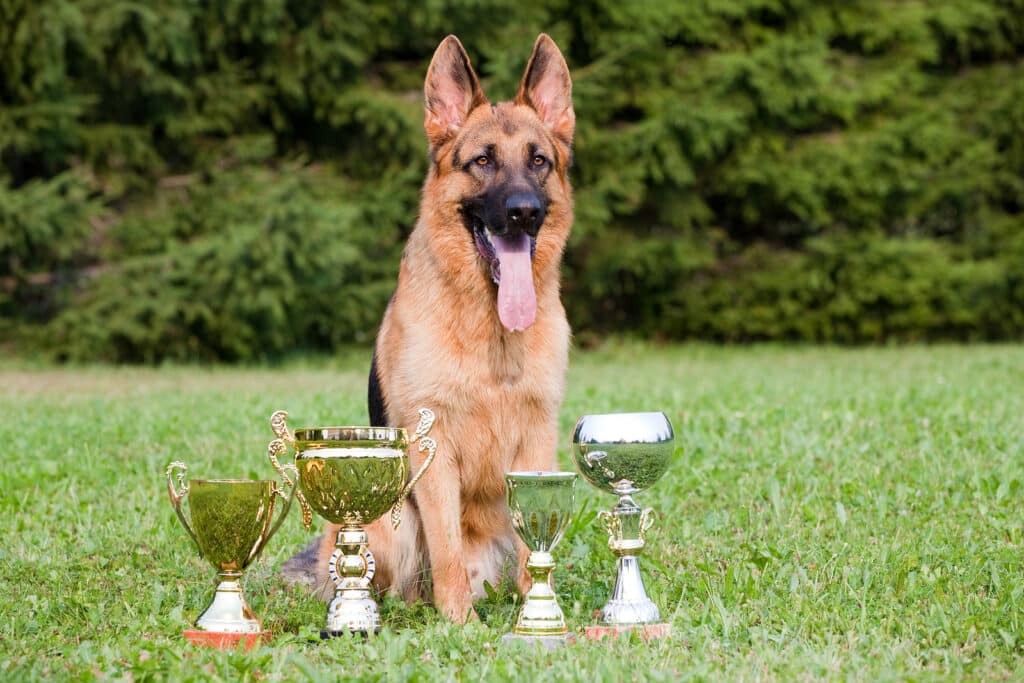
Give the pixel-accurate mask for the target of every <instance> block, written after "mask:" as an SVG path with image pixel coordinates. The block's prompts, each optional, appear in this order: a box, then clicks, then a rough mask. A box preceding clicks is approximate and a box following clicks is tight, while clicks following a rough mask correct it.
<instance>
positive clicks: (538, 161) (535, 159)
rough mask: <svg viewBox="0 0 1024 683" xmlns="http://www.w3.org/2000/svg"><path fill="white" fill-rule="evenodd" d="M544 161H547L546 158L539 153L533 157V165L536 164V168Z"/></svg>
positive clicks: (544, 162)
mask: <svg viewBox="0 0 1024 683" xmlns="http://www.w3.org/2000/svg"><path fill="white" fill-rule="evenodd" d="M546 163H548V160H547V159H546V158H545V157H543V156H541V155H540V154H538V155H537V156H535V157H533V165H534V166H536V167H537V168H540V167H541V166H543V165H544V164H546Z"/></svg>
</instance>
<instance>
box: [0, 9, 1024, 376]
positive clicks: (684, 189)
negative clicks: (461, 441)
mask: <svg viewBox="0 0 1024 683" xmlns="http://www.w3.org/2000/svg"><path fill="white" fill-rule="evenodd" d="M325 5H326V6H325ZM541 30H544V31H548V32H549V33H551V34H552V35H553V37H554V38H555V39H556V41H557V42H558V43H559V45H560V46H561V47H562V48H563V50H564V52H565V54H566V57H567V59H568V61H569V63H570V67H571V69H572V70H573V74H574V85H575V91H574V92H575V104H576V110H577V119H578V126H579V128H578V137H577V143H576V157H575V166H574V168H573V180H574V184H575V187H576V199H577V221H576V225H575V228H574V232H573V237H572V242H571V245H570V249H569V252H568V254H567V261H566V268H565V276H566V277H565V279H566V282H565V300H566V303H567V307H568V310H569V317H570V322H571V323H572V324H573V327H574V329H575V330H576V331H577V333H578V334H580V335H581V336H582V337H583V338H589V337H593V336H600V335H603V334H606V333H609V332H620V333H621V332H626V333H632V334H637V335H644V336H656V337H660V338H692V337H696V338H709V339H716V340H728V341H746V340H758V339H780V340H810V341H833V342H843V343H854V342H879V341H885V340H924V339H929V340H930V339H1009V338H1018V339H1019V338H1020V337H1021V334H1022V331H1024V219H1022V217H1021V209H1022V205H1024V61H1022V56H1024V0H976V1H966V0H961V1H957V0H950V1H949V2H942V3H923V2H904V3H889V2H881V1H879V0H876V1H870V2H869V1H867V0H863V1H839V0H835V1H832V2H821V1H820V0H746V1H742V0H678V1H675V2H662V3H621V2H614V1H612V0H591V1H588V2H579V1H573V2H568V1H556V2H539V1H538V2H534V1H533V0H517V1H516V2H511V1H506V0H483V1H478V0H473V1H470V0H451V1H441V0H428V1H427V2H390V3H366V2H345V1H341V2H335V3H324V4H312V5H311V4H309V3H300V2H295V1H287V0H273V1H271V2H261V3H251V2H246V1H245V0H216V1H213V2H206V3H196V2H157V3H136V2H121V1H118V0H75V1H72V0H0V64H2V65H3V68H2V69H0V319H2V320H3V322H4V324H3V325H0V330H2V332H0V340H6V341H7V342H8V346H11V345H12V343H13V344H14V345H15V346H18V345H23V346H24V345H28V344H40V345H42V346H43V347H45V348H46V349H48V350H50V351H52V353H54V354H55V355H56V356H58V357H60V358H66V359H95V358H98V359H108V360H115V361H146V362H154V361H158V360H160V359H163V358H176V359H190V358H201V359H225V360H248V359H254V358H261V357H267V356H275V355H278V354H280V353H283V352H287V351H290V350H293V349H300V350H302V349H331V348H335V347H336V346H338V345H340V344H344V343H349V342H353V341H355V342H368V341H369V340H371V339H372V337H373V334H374V331H375V327H376V324H377V323H378V322H379V319H380V315H381V313H382V311H383V308H384V306H385V305H386V302H387V299H388V296H389V295H390V293H391V291H392V288H393V285H394V278H395V274H396V272H397V265H398V258H399V255H400V252H401V247H402V243H403V241H404V239H405V237H406V236H407V235H408V232H409V231H410V230H411V227H412V224H413V222H414V220H415V213H416V204H417V201H418V189H419V185H420V183H421V182H422V176H423V173H424V171H425V163H426V153H425V146H426V143H425V140H424V137H423V134H422V129H421V125H422V90H421V89H422V79H423V74H424V71H425V69H426V65H427V63H428V60H429V58H430V55H431V53H432V51H433V48H434V47H435V46H436V45H437V43H438V41H439V40H440V39H441V38H442V37H443V36H444V35H445V34H446V33H449V32H451V33H456V34H457V35H459V37H460V38H461V39H462V41H463V42H464V43H465V44H466V47H467V49H468V50H469V52H470V54H471V56H472V57H473V60H474V63H475V65H476V67H477V70H478V71H479V73H480V74H481V76H482V77H483V78H484V81H485V87H486V88H487V90H488V92H489V94H490V95H491V97H492V99H505V98H508V97H510V96H511V95H512V94H513V93H514V90H515V87H516V83H517V80H518V78H519V76H520V75H521V73H522V69H523V66H524V63H525V60H526V58H527V56H528V53H529V48H530V45H531V44H532V41H533V39H534V37H535V36H536V34H537V33H538V32H539V31H541Z"/></svg>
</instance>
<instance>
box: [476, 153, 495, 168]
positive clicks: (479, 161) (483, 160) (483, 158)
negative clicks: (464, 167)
mask: <svg viewBox="0 0 1024 683" xmlns="http://www.w3.org/2000/svg"><path fill="white" fill-rule="evenodd" d="M473 161H475V162H476V165H477V166H486V165H487V164H489V163H491V160H490V159H488V158H487V155H486V154H481V155H480V156H478V157H477V158H476V159H474V160H473Z"/></svg>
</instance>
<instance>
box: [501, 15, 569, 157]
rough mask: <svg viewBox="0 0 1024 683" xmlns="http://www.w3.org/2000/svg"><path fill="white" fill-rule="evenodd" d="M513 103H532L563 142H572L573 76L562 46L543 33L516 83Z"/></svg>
mask: <svg viewBox="0 0 1024 683" xmlns="http://www.w3.org/2000/svg"><path fill="white" fill-rule="evenodd" d="M516 104H527V105H529V106H531V107H533V109H534V111H536V112H537V115H538V116H540V119H541V121H543V122H544V125H546V126H547V127H548V128H549V129H551V132H552V133H554V134H555V135H556V136H557V137H559V138H561V139H562V141H563V142H565V144H567V145H569V144H572V134H573V131H574V130H575V128H576V114H575V112H573V110H572V80H571V79H570V78H569V67H568V66H566V64H565V58H564V57H562V52H561V50H559V49H558V46H557V45H555V41H553V40H551V36H549V35H548V34H546V33H542V34H540V35H539V36H537V42H536V43H534V44H533V54H532V55H530V61H529V63H528V64H527V65H526V73H524V74H523V80H522V82H521V83H520V84H519V93H518V94H517V95H516Z"/></svg>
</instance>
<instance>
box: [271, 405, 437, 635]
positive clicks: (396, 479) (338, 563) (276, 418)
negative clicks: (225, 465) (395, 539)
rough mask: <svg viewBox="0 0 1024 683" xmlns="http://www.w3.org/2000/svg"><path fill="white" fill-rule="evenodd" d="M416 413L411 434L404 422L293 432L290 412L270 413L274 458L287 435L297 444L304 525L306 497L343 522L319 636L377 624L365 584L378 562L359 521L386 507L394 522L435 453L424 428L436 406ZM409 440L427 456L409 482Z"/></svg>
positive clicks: (372, 627) (373, 627)
mask: <svg viewBox="0 0 1024 683" xmlns="http://www.w3.org/2000/svg"><path fill="white" fill-rule="evenodd" d="M419 415H420V420H419V424H418V425H417V427H416V431H415V432H414V433H413V436H412V439H411V440H410V439H409V438H408V436H407V434H406V431H405V430H404V429H400V428H394V427H313V428H308V429H296V430H295V432H294V434H292V432H290V431H289V429H288V426H287V424H285V420H286V418H287V417H288V413H286V412H284V411H283V410H279V411H277V412H275V413H274V414H273V415H271V417H270V426H271V428H272V429H273V430H274V434H276V435H277V438H276V439H274V440H273V441H271V442H270V450H271V452H272V453H274V457H272V458H271V461H272V462H273V463H274V465H275V466H278V464H277V457H276V456H279V455H282V454H284V453H285V452H286V450H287V447H286V445H285V444H286V443H287V444H291V446H292V447H293V448H294V449H295V467H296V468H297V469H298V476H299V481H298V485H299V488H300V489H301V490H300V492H299V494H298V495H299V496H300V500H299V502H300V503H301V504H302V505H303V513H304V514H303V519H302V521H303V524H304V525H305V527H306V529H307V530H308V529H309V528H310V523H311V521H312V518H311V515H310V514H309V511H308V509H307V508H306V505H307V504H308V506H309V507H312V509H313V510H315V511H316V512H317V514H319V515H320V516H321V517H323V518H324V519H326V520H327V521H328V522H331V523H332V524H340V525H341V528H340V529H339V530H338V536H337V539H336V542H335V546H336V547H335V550H334V553H333V554H332V555H331V557H330V560H329V561H328V565H327V569H328V575H329V576H330V577H331V581H333V582H334V586H335V588H334V598H333V599H332V600H331V601H330V603H329V604H328V606H327V625H326V628H324V629H322V630H321V631H320V637H321V638H324V639H326V638H332V637H334V636H340V635H343V634H347V633H361V634H363V635H368V634H370V633H377V632H379V631H380V613H379V612H378V610H377V603H376V601H375V600H374V598H373V595H372V594H371V586H370V581H371V580H372V579H373V574H374V567H375V563H374V559H373V553H371V552H370V550H369V548H368V547H367V538H366V531H365V530H364V529H363V525H364V524H369V523H370V522H373V521H374V520H376V519H377V518H379V517H380V516H381V515H383V514H384V513H385V512H387V511H388V509H390V510H391V524H392V526H393V527H394V528H396V529H397V528H398V525H399V523H400V522H401V512H402V503H403V502H404V501H405V499H406V498H408V497H409V494H410V493H412V487H413V486H415V485H416V482H417V481H419V480H420V477H422V476H423V473H424V472H426V470H427V467H429V466H430V463H431V462H432V461H433V460H434V454H435V452H436V451H437V445H436V444H435V443H434V440H433V439H431V438H430V437H429V436H427V433H428V432H429V431H430V428H431V426H432V425H433V424H434V413H433V412H432V411H430V410H427V409H425V408H421V409H420V411H419ZM410 443H417V444H418V449H419V451H420V452H421V453H422V452H424V451H426V452H427V457H426V459H425V460H424V461H423V466H422V467H420V471H419V472H417V473H416V476H414V477H413V478H412V479H409V480H408V482H407V481H406V479H407V478H408V473H409V458H408V456H407V455H406V449H407V448H408V447H409V444H410Z"/></svg>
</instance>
